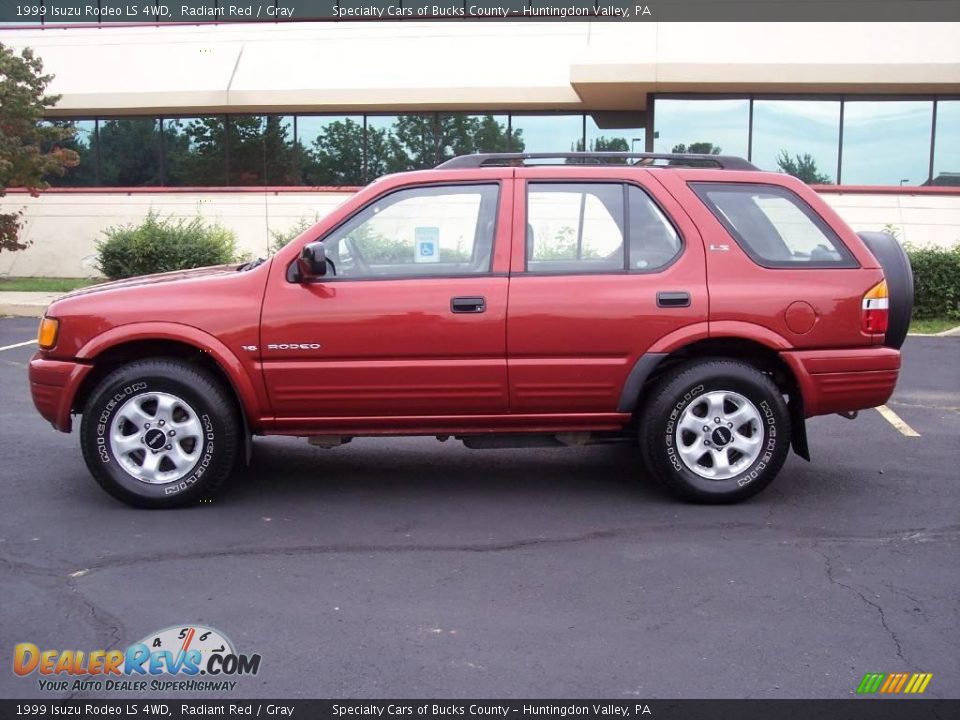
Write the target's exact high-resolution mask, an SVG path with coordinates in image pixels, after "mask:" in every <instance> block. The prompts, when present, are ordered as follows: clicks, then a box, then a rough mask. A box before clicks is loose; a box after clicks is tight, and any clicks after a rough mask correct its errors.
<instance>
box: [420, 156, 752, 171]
mask: <svg viewBox="0 0 960 720" xmlns="http://www.w3.org/2000/svg"><path fill="white" fill-rule="evenodd" d="M528 160H565V161H566V164H568V165H620V164H623V165H642V166H645V167H712V168H719V169H721V170H759V169H760V168H758V167H757V166H756V165H754V164H753V163H750V162H747V161H746V160H744V159H743V158H739V157H734V156H732V155H699V154H696V153H632V152H558V153H546V152H535V153H474V154H472V155H458V156H457V157H455V158H452V159H451V160H447V161H446V162H443V163H440V164H439V165H437V169H440V168H442V169H444V170H452V169H454V168H479V167H496V166H504V165H507V166H509V165H537V164H541V165H543V164H549V163H536V162H533V163H528V162H527V161H528ZM630 160H633V161H634V162H627V161H630ZM617 161H624V162H617ZM658 161H660V163H661V164H659V165H658V164H657V162H658Z"/></svg>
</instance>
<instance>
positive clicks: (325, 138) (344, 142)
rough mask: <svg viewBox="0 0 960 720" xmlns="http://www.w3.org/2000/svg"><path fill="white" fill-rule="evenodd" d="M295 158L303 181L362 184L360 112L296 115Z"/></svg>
mask: <svg viewBox="0 0 960 720" xmlns="http://www.w3.org/2000/svg"><path fill="white" fill-rule="evenodd" d="M297 158H298V163H299V166H300V182H301V183H303V184H305V185H363V183H364V175H363V116H362V115H355V116H346V115H300V116H298V117H297Z"/></svg>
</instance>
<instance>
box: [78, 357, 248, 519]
mask: <svg viewBox="0 0 960 720" xmlns="http://www.w3.org/2000/svg"><path fill="white" fill-rule="evenodd" d="M152 393H158V395H154V396H153V397H155V398H160V397H164V398H170V397H173V398H175V400H178V401H180V404H179V405H176V406H175V409H174V410H173V411H171V413H172V414H173V416H172V419H171V422H170V423H169V424H168V425H165V427H164V429H163V430H162V431H161V432H160V435H157V434H156V433H157V430H159V426H160V425H163V424H164V423H161V422H159V421H158V422H157V423H155V424H154V425H155V427H154V428H153V429H152V430H151V429H150V428H149V425H150V423H149V422H146V423H144V425H145V427H141V428H138V427H137V425H136V424H132V425H131V424H129V423H128V421H126V420H123V419H122V418H117V414H118V413H119V412H120V411H121V409H122V408H125V407H126V408H133V407H134V406H132V405H130V404H129V401H131V400H133V399H136V402H137V403H143V404H142V405H138V406H137V407H142V408H146V410H145V411H143V410H142V411H143V412H146V413H148V414H149V412H150V408H151V404H150V403H151V399H150V396H151V394H152ZM153 407H154V408H157V409H156V410H155V411H154V412H156V413H157V417H160V415H159V407H158V405H157V404H156V403H154V404H153ZM184 408H187V410H186V411H185V410H184ZM176 413H179V414H180V415H179V419H181V420H182V419H183V418H191V417H192V419H193V420H194V421H195V422H194V423H192V424H191V426H190V427H192V428H196V430H193V431H187V430H184V431H182V433H181V436H182V437H181V440H179V441H176V442H180V443H182V445H178V449H179V448H185V456H186V457H192V456H193V455H196V457H197V459H196V460H195V461H193V460H191V459H187V460H182V466H183V467H185V468H189V470H184V471H183V472H184V474H183V475H178V473H179V472H181V471H180V468H178V467H176V466H175V465H174V464H173V462H172V460H171V459H170V457H172V456H168V457H167V458H163V457H161V458H160V459H159V460H158V461H157V462H158V463H159V465H158V472H164V473H165V474H175V475H177V477H175V478H174V479H173V480H171V481H169V482H166V481H158V482H156V483H148V482H146V481H144V480H141V479H139V478H138V477H136V476H135V475H133V474H131V472H129V471H128V470H126V469H124V465H123V463H126V465H127V466H128V467H134V470H136V467H135V464H136V461H137V459H138V458H139V457H144V458H146V455H147V453H148V452H149V448H146V447H145V448H142V449H141V448H139V447H137V448H136V449H135V450H134V451H133V452H132V453H131V452H128V453H121V454H122V455H124V457H123V458H118V456H117V454H116V452H115V448H114V444H115V443H114V441H113V440H112V439H111V438H112V436H111V433H112V432H113V429H114V421H115V420H116V421H117V425H116V427H117V428H119V429H120V430H119V431H120V433H121V434H126V433H129V435H126V437H129V438H132V439H133V440H132V441H139V442H141V443H145V442H146V438H149V439H150V440H151V441H153V440H156V441H157V442H160V441H162V442H171V445H167V446H163V445H161V446H160V448H163V449H158V451H157V452H154V453H152V454H153V455H157V454H158V453H160V454H161V455H163V454H166V452H165V451H167V450H172V449H173V445H172V443H173V442H174V441H175V440H173V439H171V440H169V441H168V440H167V439H166V438H164V437H163V434H164V433H170V432H172V433H173V434H174V435H176V430H175V429H174V428H178V427H180V426H179V425H177V424H176V422H177V420H178V418H177V417H176ZM191 413H193V415H191ZM124 414H125V415H126V414H127V413H126V412H125V413H124ZM141 417H144V418H145V419H146V420H148V421H149V420H150V418H149V417H146V416H145V415H144V416H141ZM151 432H152V433H154V435H152V436H151V435H149V433H151ZM188 434H190V435H192V437H191V438H189V439H188V438H186V437H185V436H186V435H188ZM141 438H143V439H141ZM196 438H199V439H196ZM241 441H242V424H241V419H240V417H239V415H238V410H237V408H236V406H235V403H234V401H233V398H232V395H231V393H230V391H229V390H228V389H226V388H224V387H223V385H222V384H221V383H220V382H219V381H218V380H217V379H216V378H214V377H213V376H211V375H210V373H208V372H206V371H205V370H203V369H202V368H198V367H196V366H194V365H190V364H188V363H186V362H183V361H180V360H176V359H154V360H141V361H137V362H133V363H130V364H129V365H124V366H123V367H120V368H118V369H116V370H114V371H113V372H111V373H110V374H109V375H107V376H106V377H105V378H104V379H103V380H101V381H100V383H99V384H98V385H97V386H96V387H95V388H94V390H93V392H91V393H90V397H89V399H88V400H87V403H86V406H85V407H84V409H83V421H82V422H81V424H80V446H81V448H82V450H83V459H84V461H85V462H86V463H87V467H88V468H89V469H90V472H91V473H92V474H93V477H94V479H96V481H97V483H99V485H100V487H102V488H103V489H104V490H106V491H107V492H108V493H110V494H111V495H112V496H113V497H115V498H117V499H118V500H121V501H122V502H125V503H127V504H128V505H132V506H134V507H139V508H171V507H182V506H185V505H191V504H194V503H197V502H199V501H201V500H206V499H208V498H209V497H211V496H212V495H213V494H214V493H215V492H216V491H217V490H218V489H219V488H220V486H221V485H222V484H223V483H224V481H225V480H226V479H227V477H229V475H230V473H231V472H232V471H233V468H234V465H235V463H236V460H237V457H238V456H239V454H240V452H241V450H242V442H241ZM140 453H142V455H141V454H140ZM177 459H178V460H180V458H179V457H177ZM131 463H133V465H131ZM142 463H146V459H144V460H143V461H142ZM165 463H166V465H165ZM164 467H167V470H165V471H164V470H163V468H164ZM170 468H173V469H172V470H170Z"/></svg>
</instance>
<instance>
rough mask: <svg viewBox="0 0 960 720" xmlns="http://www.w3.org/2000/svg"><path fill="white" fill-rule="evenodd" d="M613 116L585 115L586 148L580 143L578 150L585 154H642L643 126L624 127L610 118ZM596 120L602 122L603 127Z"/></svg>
mask: <svg viewBox="0 0 960 720" xmlns="http://www.w3.org/2000/svg"><path fill="white" fill-rule="evenodd" d="M619 114H620V113H616V115H619ZM613 115H615V113H605V114H603V113H598V114H597V115H596V116H594V115H587V137H586V147H584V146H583V144H582V143H581V145H580V148H578V149H585V150H586V151H587V152H643V151H644V147H645V146H644V138H645V137H646V130H645V129H644V127H643V125H642V124H636V125H634V126H630V125H626V124H624V122H618V121H616V120H615V119H613V118H612V117H610V116H613ZM598 119H599V120H601V121H603V127H601V126H600V123H598Z"/></svg>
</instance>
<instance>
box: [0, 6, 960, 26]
mask: <svg viewBox="0 0 960 720" xmlns="http://www.w3.org/2000/svg"><path fill="white" fill-rule="evenodd" d="M316 20H338V21H387V20H393V21H395V20H414V21H416V20H484V21H490V20H500V21H523V20H531V21H538V22H542V21H547V20H551V21H579V22H583V21H612V22H658V21H660V22H683V21H696V22H756V21H781V22H782V21H789V22H793V21H853V22H877V21H896V22H901V21H914V22H920V21H926V22H946V21H960V2H957V0H649V1H648V2H634V1H632V0H175V1H169V0H164V1H162V2H156V1H154V0H3V2H2V3H0V25H10V24H16V25H20V24H37V25H64V24H74V23H88V24H89V23H93V24H104V23H183V22H189V23H194V22H290V21H293V22H297V21H301V22H302V21H316ZM718 32H722V31H720V30H718Z"/></svg>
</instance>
